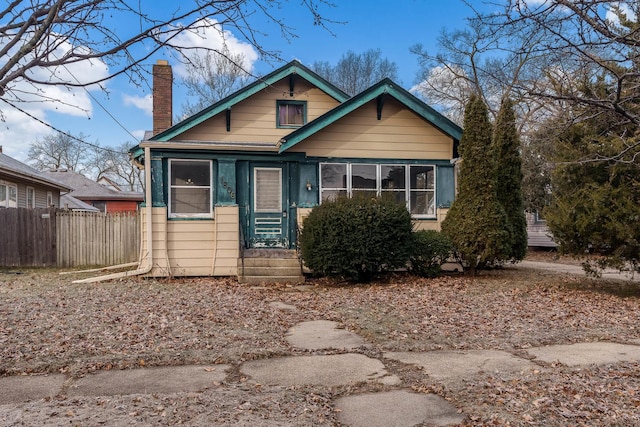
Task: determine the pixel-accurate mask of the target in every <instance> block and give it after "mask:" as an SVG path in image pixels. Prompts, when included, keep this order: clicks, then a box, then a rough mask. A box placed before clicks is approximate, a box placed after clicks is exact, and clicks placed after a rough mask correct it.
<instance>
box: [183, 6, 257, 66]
mask: <svg viewBox="0 0 640 427" xmlns="http://www.w3.org/2000/svg"><path fill="white" fill-rule="evenodd" d="M196 27H198V28H196V29H194V30H188V31H186V30H183V31H182V32H181V33H180V34H178V35H177V36H176V37H175V38H174V39H172V44H175V45H179V46H188V47H190V49H187V50H183V52H182V53H183V54H184V55H186V56H187V57H190V58H193V57H195V56H198V57H200V58H204V57H206V55H207V52H208V51H209V50H210V49H215V50H219V51H221V50H223V48H224V47H225V46H226V48H227V49H228V50H229V52H230V53H231V54H232V55H238V54H241V55H242V56H243V57H244V64H242V65H243V68H244V69H245V70H246V71H249V72H251V71H252V69H253V64H254V63H255V62H256V61H257V60H258V53H257V52H256V51H255V49H254V48H253V46H252V45H251V44H249V43H246V42H244V41H242V40H239V39H238V38H236V37H235V36H234V35H233V33H231V32H230V31H227V30H223V29H222V27H221V26H220V24H218V22H217V21H216V20H214V19H208V18H205V19H203V20H202V21H200V22H199V23H196ZM191 48H192V49H191ZM174 71H175V73H176V74H177V75H178V76H180V77H186V76H187V70H186V67H185V66H184V64H182V63H178V64H177V65H176V66H175V67H174Z"/></svg>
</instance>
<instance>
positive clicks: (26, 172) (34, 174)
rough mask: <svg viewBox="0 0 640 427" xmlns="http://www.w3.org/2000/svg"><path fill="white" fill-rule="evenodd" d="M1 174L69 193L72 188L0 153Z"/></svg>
mask: <svg viewBox="0 0 640 427" xmlns="http://www.w3.org/2000/svg"><path fill="white" fill-rule="evenodd" d="M0 172H3V173H5V174H7V175H10V176H13V177H15V178H19V179H23V180H26V181H31V182H33V183H37V184H40V185H44V186H47V187H52V188H57V189H58V190H62V191H69V190H70V188H69V187H68V186H67V185H65V184H63V183H62V182H60V181H58V180H56V179H53V178H50V177H48V176H46V175H45V174H44V173H43V172H40V171H38V170H36V169H34V168H32V167H31V166H29V165H27V164H24V163H22V162H20V161H18V160H16V159H14V158H13V157H9V156H7V155H6V154H3V153H0Z"/></svg>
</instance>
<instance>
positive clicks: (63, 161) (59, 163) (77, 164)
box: [27, 133, 90, 173]
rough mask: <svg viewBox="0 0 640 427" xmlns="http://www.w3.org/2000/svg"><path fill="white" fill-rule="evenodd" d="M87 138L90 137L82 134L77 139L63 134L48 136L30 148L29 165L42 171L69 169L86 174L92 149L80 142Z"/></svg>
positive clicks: (32, 144)
mask: <svg viewBox="0 0 640 427" xmlns="http://www.w3.org/2000/svg"><path fill="white" fill-rule="evenodd" d="M87 138H88V135H84V134H82V133H80V134H79V135H77V136H75V137H74V136H72V135H70V134H62V133H57V134H53V135H46V136H44V137H43V138H42V139H38V140H36V141H35V142H33V143H31V145H30V146H29V152H28V154H27V156H28V157H29V159H30V160H29V163H30V164H31V165H32V166H33V167H35V168H36V169H40V170H57V169H68V170H71V171H74V172H78V173H86V172H88V171H89V167H88V165H87V160H88V158H89V155H90V149H89V146H88V145H86V144H84V143H82V142H80V140H86V139H87Z"/></svg>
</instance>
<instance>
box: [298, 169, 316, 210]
mask: <svg viewBox="0 0 640 427" xmlns="http://www.w3.org/2000/svg"><path fill="white" fill-rule="evenodd" d="M318 163H319V162H314V163H301V164H300V167H299V170H300V185H299V187H298V207H300V208H311V207H314V206H317V205H318V194H319V193H318V187H319V185H318V183H319V180H318ZM307 183H309V185H310V186H311V190H307Z"/></svg>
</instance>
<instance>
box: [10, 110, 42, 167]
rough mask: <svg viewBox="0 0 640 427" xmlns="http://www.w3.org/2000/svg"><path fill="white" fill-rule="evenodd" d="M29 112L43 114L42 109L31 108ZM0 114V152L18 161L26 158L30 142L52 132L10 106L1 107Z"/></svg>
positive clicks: (39, 115)
mask: <svg viewBox="0 0 640 427" xmlns="http://www.w3.org/2000/svg"><path fill="white" fill-rule="evenodd" d="M4 105H5V106H6V104H4ZM29 113H30V114H33V115H34V116H36V117H41V116H44V112H43V111H42V110H35V109H31V110H30V111H29ZM2 115H3V121H2V122H0V145H1V146H2V152H3V153H4V154H6V155H8V156H11V157H13V158H15V159H18V160H20V161H26V160H27V152H28V150H29V144H30V143H31V142H33V141H34V140H36V139H37V138H41V137H43V136H44V135H46V134H48V133H51V132H52V130H51V129H50V128H49V127H47V126H45V125H43V124H42V123H40V122H38V121H37V120H34V119H32V118H30V117H28V116H27V115H26V114H24V113H22V112H20V111H18V110H16V109H13V108H11V107H8V106H7V108H4V107H3V108H2Z"/></svg>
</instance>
